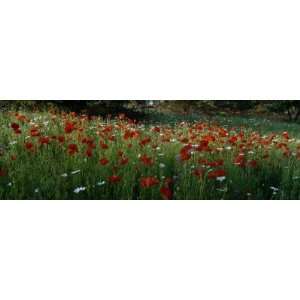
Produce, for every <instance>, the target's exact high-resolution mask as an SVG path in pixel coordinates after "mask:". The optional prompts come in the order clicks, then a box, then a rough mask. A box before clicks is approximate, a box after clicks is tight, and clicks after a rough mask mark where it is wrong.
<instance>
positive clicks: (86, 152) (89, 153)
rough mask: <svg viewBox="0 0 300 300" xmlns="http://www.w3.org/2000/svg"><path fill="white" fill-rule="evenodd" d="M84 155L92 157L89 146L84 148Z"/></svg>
mask: <svg viewBox="0 0 300 300" xmlns="http://www.w3.org/2000/svg"><path fill="white" fill-rule="evenodd" d="M85 155H86V156H87V157H92V156H93V150H92V149H91V148H88V149H86V151H85Z"/></svg>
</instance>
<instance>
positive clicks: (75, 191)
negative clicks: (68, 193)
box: [74, 186, 86, 194]
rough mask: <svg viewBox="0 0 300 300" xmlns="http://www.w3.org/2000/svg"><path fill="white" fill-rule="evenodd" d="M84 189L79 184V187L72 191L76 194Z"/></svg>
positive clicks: (84, 188)
mask: <svg viewBox="0 0 300 300" xmlns="http://www.w3.org/2000/svg"><path fill="white" fill-rule="evenodd" d="M85 190H86V187H84V186H80V187H78V188H76V189H75V190H74V193H75V194H78V193H80V192H82V191H85Z"/></svg>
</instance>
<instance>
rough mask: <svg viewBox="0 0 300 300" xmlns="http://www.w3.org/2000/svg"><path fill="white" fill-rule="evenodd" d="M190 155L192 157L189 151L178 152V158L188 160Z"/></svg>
mask: <svg viewBox="0 0 300 300" xmlns="http://www.w3.org/2000/svg"><path fill="white" fill-rule="evenodd" d="M191 157H192V155H191V153H190V152H189V151H182V152H180V159H181V160H182V161H185V160H189V159H190V158H191Z"/></svg>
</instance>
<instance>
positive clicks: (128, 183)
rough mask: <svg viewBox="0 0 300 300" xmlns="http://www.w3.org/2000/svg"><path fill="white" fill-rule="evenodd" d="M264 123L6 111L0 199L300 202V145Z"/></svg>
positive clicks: (0, 126)
mask: <svg viewBox="0 0 300 300" xmlns="http://www.w3.org/2000/svg"><path fill="white" fill-rule="evenodd" d="M249 122H251V120H250V121H249V120H245V121H244V123H245V125H246V124H248V125H249ZM254 123H255V122H254ZM254 123H253V124H254ZM264 124H265V126H257V127H255V126H252V127H251V126H244V125H241V124H239V125H235V124H234V123H233V122H232V121H231V120H230V117H224V118H223V119H222V120H217V119H212V120H207V119H205V118H203V119H201V118H199V119H198V120H187V121H184V120H178V121H174V122H173V123H168V122H167V123H166V122H159V120H156V121H155V122H143V121H136V120H134V119H129V118H127V117H126V115H124V114H120V115H119V116H117V117H115V118H109V117H108V118H103V117H100V116H90V115H87V114H80V113H75V112H69V113H67V112H52V111H45V112H22V111H18V112H16V111H8V112H3V113H1V117H0V130H1V137H0V199H112V200H116V199H129V200H142V199H157V200H158V199H164V200H176V199H183V200H184V199H203V200H205V199H223V200H225V199H249V200H250V199H251V200H254V199H300V139H298V137H297V134H295V131H294V132H291V131H289V130H288V129H285V128H282V126H281V127H278V128H275V127H274V128H273V127H272V126H271V125H270V123H268V124H267V123H264ZM267 127H268V128H267ZM297 130H298V129H297Z"/></svg>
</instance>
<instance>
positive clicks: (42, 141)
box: [39, 136, 50, 145]
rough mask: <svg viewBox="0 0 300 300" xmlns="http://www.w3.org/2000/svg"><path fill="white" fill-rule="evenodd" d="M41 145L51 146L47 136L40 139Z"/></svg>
mask: <svg viewBox="0 0 300 300" xmlns="http://www.w3.org/2000/svg"><path fill="white" fill-rule="evenodd" d="M39 142H40V144H41V145H49V143H50V139H49V137H47V136H43V137H41V138H40V139H39Z"/></svg>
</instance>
